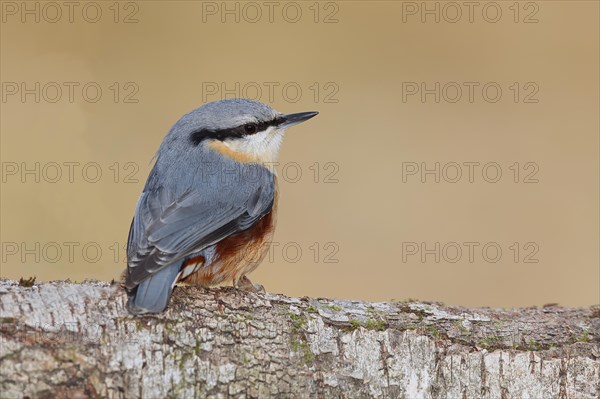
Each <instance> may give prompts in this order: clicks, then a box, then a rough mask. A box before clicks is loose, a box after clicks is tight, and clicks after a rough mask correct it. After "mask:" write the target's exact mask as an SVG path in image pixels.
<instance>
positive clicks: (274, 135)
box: [224, 126, 285, 163]
mask: <svg viewBox="0 0 600 399" xmlns="http://www.w3.org/2000/svg"><path fill="white" fill-rule="evenodd" d="M284 132H285V130H284V129H277V128H276V127H274V126H269V127H268V128H267V129H266V130H264V131H262V132H258V133H255V134H252V135H249V136H246V137H242V138H237V139H229V140H226V141H225V142H224V143H225V144H226V145H227V146H228V147H229V148H231V149H232V150H233V151H235V152H238V153H242V154H245V155H248V156H249V157H250V158H252V159H256V160H257V161H259V162H264V163H271V162H275V161H277V158H278V156H279V148H280V147H281V143H282V142H283V136H284Z"/></svg>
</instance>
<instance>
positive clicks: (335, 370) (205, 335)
mask: <svg viewBox="0 0 600 399" xmlns="http://www.w3.org/2000/svg"><path fill="white" fill-rule="evenodd" d="M125 301H126V296H125V294H124V292H123V291H122V289H121V288H120V287H119V286H118V285H114V284H113V285H110V284H109V283H102V282H86V283H81V284H74V283H70V282H50V283H42V284H35V285H33V286H32V287H23V286H21V285H19V283H17V282H14V281H8V280H0V321H1V323H2V329H1V341H0V343H1V348H0V360H1V362H2V365H1V369H0V396H1V397H2V398H24V397H30V398H46V397H47V398H57V397H60V398H87V397H107V398H164V397H181V398H204V397H208V398H226V397H232V398H270V397H278V398H280V397H281V398H308V397H311V398H312V397H316V398H342V397H343V398H371V397H372V398H525V397H530V398H598V397H599V396H600V382H599V381H600V349H599V343H600V307H598V306H595V307H591V308H580V309H567V308H562V307H558V306H545V307H542V308H525V309H487V308H481V309H465V308H460V307H453V306H443V305H441V304H436V303H423V302H389V303H366V302H359V301H342V300H332V299H313V298H289V297H286V296H283V295H272V294H267V295H261V294H253V293H247V292H242V291H238V290H235V289H233V288H217V289H201V288H196V287H178V288H176V290H175V292H174V295H173V298H172V300H171V303H170V306H169V308H168V310H167V311H166V312H165V313H163V314H160V315H155V316H144V317H135V316H131V315H129V314H128V313H127V311H126V309H125V307H124V305H125Z"/></svg>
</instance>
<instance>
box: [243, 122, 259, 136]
mask: <svg viewBox="0 0 600 399" xmlns="http://www.w3.org/2000/svg"><path fill="white" fill-rule="evenodd" d="M256 129H257V127H256V125H255V124H254V123H248V124H247V125H244V131H245V132H246V134H253V133H256Z"/></svg>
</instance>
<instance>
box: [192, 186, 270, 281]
mask: <svg viewBox="0 0 600 399" xmlns="http://www.w3.org/2000/svg"><path fill="white" fill-rule="evenodd" d="M277 201H278V188H277V181H275V192H274V198H273V206H272V207H271V211H270V212H269V213H267V214H265V215H264V216H263V217H262V218H260V219H259V220H258V221H257V222H256V223H254V224H253V225H252V226H251V227H249V228H247V229H246V230H243V231H240V232H238V233H235V234H232V235H230V236H229V237H226V238H224V239H222V240H221V241H219V242H218V243H217V244H216V246H215V256H214V257H213V261H212V262H211V263H210V264H204V263H205V259H204V257H202V256H198V257H195V258H192V259H189V260H187V261H186V262H185V263H184V268H185V267H193V268H194V269H196V271H195V272H194V273H192V274H191V275H189V276H188V277H186V278H185V282H186V283H189V284H193V285H201V286H205V287H206V286H211V285H215V284H219V283H221V282H223V281H227V280H233V281H234V282H235V281H237V280H238V279H239V278H241V277H243V276H244V275H246V274H248V273H250V272H252V271H253V270H254V269H256V267H258V265H259V264H260V262H261V261H262V260H263V259H264V257H265V256H266V254H267V253H268V251H269V247H270V245H271V242H272V238H273V233H274V232H275V225H276V222H277ZM188 270H190V269H188Z"/></svg>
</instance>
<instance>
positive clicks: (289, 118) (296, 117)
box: [279, 111, 319, 129]
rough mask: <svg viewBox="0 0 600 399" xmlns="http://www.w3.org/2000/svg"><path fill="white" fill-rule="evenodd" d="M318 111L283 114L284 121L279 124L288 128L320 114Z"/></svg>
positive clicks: (280, 126)
mask: <svg viewBox="0 0 600 399" xmlns="http://www.w3.org/2000/svg"><path fill="white" fill-rule="evenodd" d="M318 114H319V113H318V112H314V111H313V112H298V113H297V114H288V115H283V116H282V117H281V118H282V119H283V123H281V124H280V125H279V128H284V129H285V128H288V127H290V126H294V125H297V124H298V123H302V122H304V121H307V120H309V119H310V118H312V117H313V116H316V115H318Z"/></svg>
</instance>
